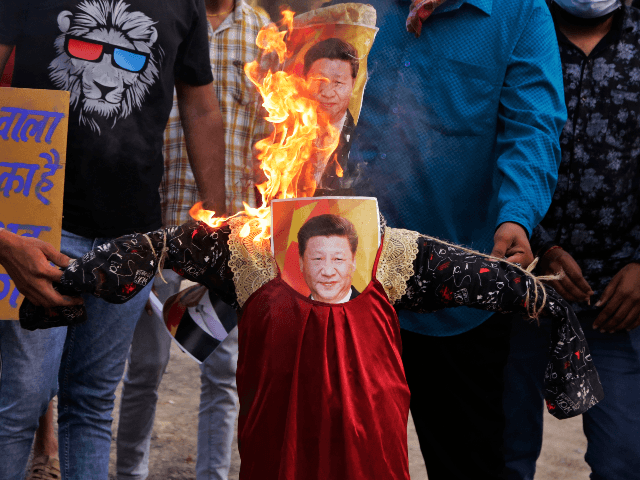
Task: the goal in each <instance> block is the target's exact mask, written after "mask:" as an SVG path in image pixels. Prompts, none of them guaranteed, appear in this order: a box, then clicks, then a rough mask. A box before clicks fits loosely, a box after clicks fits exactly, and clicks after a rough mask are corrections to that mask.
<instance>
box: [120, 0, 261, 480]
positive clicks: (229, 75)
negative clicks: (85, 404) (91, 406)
mask: <svg viewBox="0 0 640 480" xmlns="http://www.w3.org/2000/svg"><path fill="white" fill-rule="evenodd" d="M205 6H206V9H207V18H208V20H209V27H208V35H209V58H210V63H211V72H212V73H213V76H214V85H215V90H216V95H217V98H218V102H219V104H220V110H221V112H222V117H223V122H224V129H225V145H226V155H225V160H226V165H225V176H226V186H227V205H228V208H229V211H231V212H239V211H242V210H244V206H243V204H242V202H246V203H247V204H249V205H250V206H255V203H256V201H255V200H256V199H255V195H254V183H255V181H254V178H253V172H254V165H253V155H252V151H253V150H252V147H253V145H254V144H255V143H256V142H257V141H259V140H262V139H263V138H264V137H266V136H268V134H269V130H270V126H269V124H268V123H267V122H266V120H265V119H264V116H265V115H266V112H261V111H260V101H259V94H258V92H257V89H256V88H255V86H254V85H253V84H251V82H250V81H249V79H248V78H247V77H246V75H245V73H244V71H243V67H244V65H245V64H246V63H249V62H251V61H253V60H255V58H256V57H257V56H258V47H257V46H256V36H257V34H258V32H259V30H260V28H261V27H263V26H264V25H266V24H267V23H268V22H269V19H268V18H267V17H265V16H264V15H262V14H260V13H258V11H256V10H255V9H253V8H252V7H250V6H249V5H247V4H246V3H245V2H244V1H243V0H207V1H206V2H205ZM163 153H164V161H165V172H164V177H163V180H162V183H161V185H160V196H161V203H162V211H163V223H164V225H165V226H171V225H180V224H182V223H184V222H186V221H188V220H189V209H190V208H191V207H192V206H193V205H194V204H195V203H196V202H198V201H201V200H202V195H201V193H200V192H199V190H198V188H197V185H196V183H195V181H194V178H193V174H192V172H191V168H190V166H189V160H188V158H187V157H188V155H187V149H186V144H185V135H184V131H183V129H182V124H181V122H180V112H179V111H178V103H177V99H176V98H174V104H173V110H172V111H171V115H170V117H169V123H168V124H167V129H166V130H165V143H164V149H163ZM163 276H164V278H165V279H166V280H167V282H168V283H167V284H165V283H164V282H163V281H162V280H157V281H156V282H155V289H156V292H157V294H158V297H159V298H160V300H161V301H162V302H164V301H166V299H167V298H169V297H170V296H171V295H173V294H175V293H177V292H178V290H179V287H180V281H181V280H182V278H181V277H180V276H179V275H178V274H176V273H175V272H173V271H170V270H165V271H164V273H163ZM170 346H171V337H170V336H169V335H168V334H167V331H166V327H165V325H164V322H163V319H162V318H159V317H157V316H156V315H154V314H152V315H149V314H147V313H146V312H145V313H142V314H141V316H140V320H139V321H138V325H137V326H136V331H135V333H134V337H133V343H132V344H131V351H130V353H129V367H128V369H127V373H126V375H125V378H124V384H123V390H122V399H121V404H120V419H119V423H118V438H117V441H116V447H117V463H116V469H117V478H118V479H119V480H126V479H137V480H143V479H144V478H147V476H148V474H149V450H150V442H151V433H152V429H153V422H154V418H155V411H156V405H157V400H158V387H159V385H160V382H161V381H162V377H163V375H164V371H165V368H166V366H167V363H168V362H169V349H170ZM237 361H238V329H237V327H236V328H234V329H233V330H232V331H231V332H229V335H228V336H227V337H226V338H225V340H224V341H223V342H222V343H221V344H220V345H219V346H218V347H217V348H216V350H215V351H214V352H213V353H212V354H211V355H209V357H207V358H206V360H204V362H203V363H202V364H201V365H200V372H201V393H200V411H199V415H198V455H197V460H196V478H197V479H198V480H209V479H211V480H214V479H215V480H226V478H227V477H228V474H229V469H230V466H231V447H232V443H233V435H234V425H235V419H236V417H237V413H238V409H237V397H238V394H237V386H236V378H235V376H236V367H237Z"/></svg>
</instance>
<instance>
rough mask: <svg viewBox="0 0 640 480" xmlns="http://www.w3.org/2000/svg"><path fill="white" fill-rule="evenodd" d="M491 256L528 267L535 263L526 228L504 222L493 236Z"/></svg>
mask: <svg viewBox="0 0 640 480" xmlns="http://www.w3.org/2000/svg"><path fill="white" fill-rule="evenodd" d="M491 255H492V256H494V257H496V258H506V259H507V261H509V262H512V263H517V264H519V265H523V266H525V267H528V266H529V264H530V263H531V262H533V253H531V245H530V244H529V238H528V236H527V231H526V230H525V228H524V227H523V226H522V225H520V224H518V223H515V222H504V223H502V224H501V225H500V226H499V227H498V228H497V229H496V233H495V234H494V235H493V250H492V251H491Z"/></svg>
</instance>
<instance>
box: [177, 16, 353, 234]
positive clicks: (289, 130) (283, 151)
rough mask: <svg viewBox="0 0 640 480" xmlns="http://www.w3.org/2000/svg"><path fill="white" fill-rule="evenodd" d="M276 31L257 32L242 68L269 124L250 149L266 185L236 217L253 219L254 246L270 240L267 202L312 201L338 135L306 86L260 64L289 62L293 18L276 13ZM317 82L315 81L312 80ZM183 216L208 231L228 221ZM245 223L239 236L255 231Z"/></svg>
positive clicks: (195, 210)
mask: <svg viewBox="0 0 640 480" xmlns="http://www.w3.org/2000/svg"><path fill="white" fill-rule="evenodd" d="M282 16H283V20H282V24H283V25H284V26H285V27H286V29H285V30H283V31H281V29H280V28H279V27H278V26H277V25H276V24H274V23H272V24H270V25H267V26H266V27H264V28H262V30H260V32H259V34H258V36H257V38H256V44H257V45H258V47H260V48H261V49H262V50H263V52H262V57H261V59H260V60H256V61H254V62H251V63H248V64H247V65H245V68H244V71H245V74H246V75H247V77H248V78H249V80H251V82H252V83H253V84H254V85H255V86H256V87H257V88H258V90H259V92H260V95H261V96H262V99H263V106H264V108H265V109H266V111H267V112H268V116H267V117H266V120H267V121H268V122H270V123H272V124H273V127H274V129H273V132H272V134H271V135H270V136H269V137H267V138H265V139H263V140H261V141H259V142H258V143H257V144H256V150H257V151H258V152H259V153H258V159H259V160H260V168H261V169H262V171H263V172H264V174H265V176H266V178H267V181H266V182H264V183H262V184H259V185H256V187H257V188H258V191H259V192H260V194H261V195H262V205H261V206H260V207H258V208H252V207H250V206H249V205H247V204H246V203H244V208H245V209H244V210H243V211H242V212H239V213H237V214H236V215H234V216H237V215H241V214H242V215H246V216H248V217H250V218H253V219H257V220H258V222H257V225H258V227H257V228H259V230H260V231H259V233H258V234H257V235H256V237H255V238H254V241H256V242H258V241H260V240H262V239H267V238H269V237H270V235H271V233H270V231H269V230H270V229H269V226H270V219H271V216H270V213H271V208H270V205H271V200H273V199H274V198H298V197H312V196H313V194H314V192H315V190H316V185H317V182H316V177H317V175H316V172H323V171H324V168H325V167H327V164H328V162H329V159H330V155H331V153H332V152H333V151H334V150H335V149H336V147H337V146H338V142H339V138H340V135H339V133H340V132H339V131H338V129H337V128H335V127H334V126H333V125H331V123H330V122H329V118H328V117H327V116H326V115H324V114H323V113H322V112H319V111H318V102H316V101H315V100H313V99H312V98H311V96H310V91H311V82H313V81H314V79H309V81H307V80H305V79H304V78H302V77H299V76H297V75H295V74H290V73H286V72H284V71H282V70H276V71H273V68H272V67H269V68H265V66H264V65H265V64H268V63H270V62H271V63H275V58H276V57H275V56H277V59H278V62H279V64H282V63H283V62H284V61H285V60H287V59H288V58H289V57H290V54H289V52H287V44H286V42H285V38H286V36H287V33H290V32H291V31H292V29H293V16H294V13H293V12H292V11H290V10H283V11H282ZM315 80H316V81H317V79H315ZM335 163H336V173H337V175H338V176H342V168H341V167H340V165H339V164H338V162H337V161H336V162H335ZM189 214H190V215H191V216H192V217H193V218H194V219H196V220H200V221H203V222H205V223H206V224H208V225H210V226H212V227H219V226H220V225H222V224H223V223H224V222H226V221H227V220H228V219H229V218H231V217H228V218H223V217H215V212H212V211H209V210H204V209H202V203H198V204H196V205H194V206H193V207H192V208H191V210H190V211H189ZM251 224H252V227H249V222H247V223H246V224H245V226H244V228H243V229H242V230H241V231H240V236H241V237H246V236H248V235H249V234H250V233H251V229H252V228H254V227H255V222H251Z"/></svg>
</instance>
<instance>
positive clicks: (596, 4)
mask: <svg viewBox="0 0 640 480" xmlns="http://www.w3.org/2000/svg"><path fill="white" fill-rule="evenodd" d="M554 1H555V2H556V3H557V4H558V5H559V6H560V8H562V9H563V10H564V11H566V12H569V13H570V14H571V15H575V16H576V17H580V18H598V17H603V16H604V15H607V14H608V13H611V12H613V11H614V10H615V9H616V8H619V7H620V5H621V2H620V0H554Z"/></svg>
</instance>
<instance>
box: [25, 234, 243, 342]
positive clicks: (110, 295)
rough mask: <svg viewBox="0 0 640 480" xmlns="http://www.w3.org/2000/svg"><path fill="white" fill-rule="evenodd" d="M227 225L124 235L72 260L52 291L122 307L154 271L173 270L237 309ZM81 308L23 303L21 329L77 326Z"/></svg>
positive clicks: (80, 318)
mask: <svg viewBox="0 0 640 480" xmlns="http://www.w3.org/2000/svg"><path fill="white" fill-rule="evenodd" d="M228 237H229V227H228V226H227V225H223V226H221V227H219V228H212V227H209V226H207V225H205V224H204V223H201V222H198V223H195V222H191V223H187V224H185V225H181V226H178V227H169V228H166V229H160V230H156V231H155V232H149V233H143V234H132V235H125V236H122V237H120V238H117V239H115V240H112V241H110V242H108V243H105V244H104V245H100V246H99V247H97V248H95V249H94V250H91V251H90V252H87V253H86V254H84V255H83V256H82V257H81V258H79V259H76V260H74V261H73V262H71V264H70V265H69V266H68V267H67V268H66V269H65V270H64V271H63V272H62V273H61V279H60V283H59V284H56V285H54V287H55V288H56V289H57V290H58V291H59V292H60V293H62V294H64V295H69V296H79V295H82V294H91V295H94V296H96V297H99V298H102V299H104V300H105V301H107V302H110V303H125V302H127V301H128V300H130V299H131V298H133V297H134V296H135V295H137V294H138V293H139V292H140V291H141V290H142V289H143V288H144V287H145V286H146V285H148V284H149V282H151V280H152V279H153V277H154V275H155V273H156V272H157V271H158V269H162V268H163V267H164V268H171V269H172V270H174V271H175V272H177V273H178V274H179V275H181V276H182V277H184V278H186V279H188V280H191V281H194V282H197V283H201V284H203V285H205V286H207V287H208V288H209V289H211V290H213V291H214V292H215V293H217V294H218V295H220V297H221V298H222V299H223V300H224V301H225V302H227V303H229V304H231V305H232V306H234V307H236V308H237V300H236V295H235V287H234V284H233V280H232V276H233V274H232V272H231V270H230V269H229V266H228V262H229V248H228ZM85 319H86V311H85V308H84V306H83V305H80V306H74V307H58V308H51V309H47V308H44V307H37V306H35V305H33V304H32V303H31V302H29V301H28V300H24V301H23V303H22V305H21V307H20V322H21V325H22V327H23V328H26V329H28V330H35V329H39V328H51V327H56V326H68V325H73V324H76V323H81V322H82V321H84V320H85Z"/></svg>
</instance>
